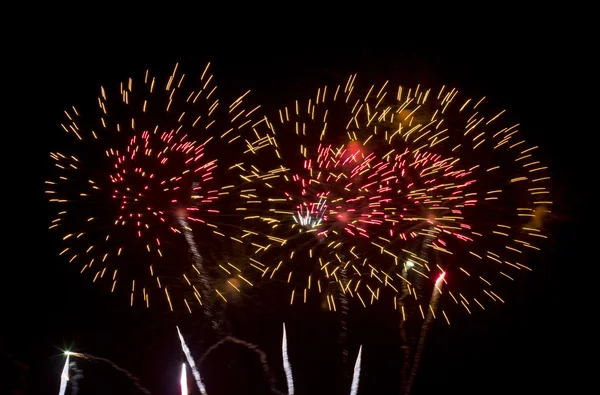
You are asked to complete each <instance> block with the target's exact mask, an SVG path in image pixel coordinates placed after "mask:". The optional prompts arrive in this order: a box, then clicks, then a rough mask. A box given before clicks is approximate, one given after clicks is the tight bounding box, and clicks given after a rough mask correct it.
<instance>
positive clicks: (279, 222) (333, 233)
mask: <svg viewBox="0 0 600 395" xmlns="http://www.w3.org/2000/svg"><path fill="white" fill-rule="evenodd" d="M352 89H353V87H352V85H351V84H348V85H346V87H345V88H344V87H342V86H337V87H333V89H330V88H327V87H326V88H323V89H319V90H318V92H317V95H316V98H312V99H310V100H308V101H307V102H302V103H301V102H299V101H296V102H295V103H294V104H293V105H292V106H289V107H285V108H283V109H281V110H280V111H279V113H278V116H277V117H276V118H275V120H274V121H272V122H267V126H268V128H269V130H270V133H271V134H272V136H273V140H274V141H276V154H277V156H278V158H279V159H280V161H279V162H275V164H268V165H267V166H270V167H263V169H259V168H258V167H257V166H255V169H256V171H255V172H254V173H253V174H251V175H248V181H249V182H253V183H254V185H255V187H256V188H255V189H254V190H253V192H252V194H248V195H247V196H242V199H244V198H245V199H246V204H245V205H243V206H242V207H239V208H238V210H239V211H243V212H247V213H249V214H251V215H247V216H246V217H245V219H246V220H247V221H252V223H253V225H252V226H251V227H252V228H254V229H260V232H259V233H261V234H264V235H265V238H264V242H262V243H261V242H257V243H255V244H254V245H255V246H256V251H255V252H256V253H257V254H258V255H259V256H260V257H261V258H259V262H257V264H256V265H255V267H256V268H257V269H259V270H260V272H261V275H262V276H263V277H268V278H271V279H273V278H281V279H284V280H286V281H287V282H288V283H291V284H293V288H294V289H293V290H292V293H291V296H290V303H293V302H294V301H300V302H302V301H303V302H306V301H307V294H308V292H309V291H310V290H311V289H314V290H317V291H318V292H319V293H322V294H324V295H325V298H324V300H325V301H326V306H327V308H328V309H330V310H332V311H337V310H338V309H341V310H342V312H344V311H347V297H348V296H350V297H352V296H356V297H357V298H358V299H359V300H360V301H361V303H362V304H363V305H364V306H366V304H367V303H370V302H372V301H373V300H375V299H377V298H378V289H377V287H378V284H376V285H375V287H372V286H371V285H370V284H369V282H370V281H371V280H372V277H377V273H375V272H376V271H377V270H376V269H375V266H374V265H373V264H371V262H370V261H369V257H370V256H372V255H373V254H376V255H378V251H379V250H378V247H377V246H376V245H375V244H374V243H373V235H374V234H377V233H382V234H384V235H385V234H387V230H386V229H387V227H389V226H390V224H389V223H387V222H386V221H385V216H386V214H385V207H386V205H388V204H390V202H391V201H392V198H393V197H394V195H393V191H392V189H391V188H390V187H389V186H388V185H387V184H389V182H388V181H387V178H388V177H389V175H390V171H391V170H392V165H390V164H389V163H386V162H384V161H382V160H381V158H380V157H377V155H375V154H374V153H370V152H367V151H365V150H364V149H363V148H362V147H361V146H360V144H358V143H357V142H356V136H355V135H353V134H351V133H345V131H346V129H347V124H348V121H349V120H350V119H352V114H353V109H352V108H351V107H350V106H348V103H347V99H348V98H349V97H350V96H351V95H352ZM257 207H260V209H257ZM253 209H254V211H252V210H253ZM264 262H270V264H264ZM342 332H344V330H343V331H342Z"/></svg>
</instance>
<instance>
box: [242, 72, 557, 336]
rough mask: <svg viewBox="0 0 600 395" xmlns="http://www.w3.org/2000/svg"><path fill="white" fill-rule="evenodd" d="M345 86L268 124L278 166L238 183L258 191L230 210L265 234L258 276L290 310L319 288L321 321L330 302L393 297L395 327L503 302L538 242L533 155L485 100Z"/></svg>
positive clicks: (540, 171) (543, 179) (544, 185)
mask: <svg viewBox="0 0 600 395" xmlns="http://www.w3.org/2000/svg"><path fill="white" fill-rule="evenodd" d="M355 78H356V76H355V75H353V76H351V77H350V78H349V80H348V82H347V84H346V86H345V87H344V86H337V87H335V88H334V89H328V87H324V88H321V89H319V90H318V91H317V95H316V98H312V99H310V100H308V103H304V104H301V103H300V102H298V101H296V102H295V103H294V105H292V106H290V107H285V108H283V109H282V110H280V111H279V114H278V117H274V121H267V123H266V125H267V126H268V129H269V131H270V133H271V135H272V136H273V140H274V141H276V147H275V149H276V154H277V157H278V158H279V159H280V162H279V163H278V164H277V165H271V166H270V167H269V168H263V169H262V170H258V169H257V171H256V172H254V173H253V174H252V175H251V176H250V177H249V178H248V181H251V182H253V183H254V184H255V186H256V188H255V189H254V190H253V194H252V195H251V196H247V204H245V205H243V206H241V207H239V208H238V209H237V210H239V211H245V212H247V213H248V214H251V215H247V216H246V217H245V219H246V220H248V221H252V222H253V223H254V226H256V228H257V229H261V232H260V233H262V234H264V235H266V237H264V238H262V239H261V240H263V241H262V242H259V243H256V244H255V246H256V250H255V252H256V253H257V254H258V255H259V256H260V258H259V259H261V260H262V261H263V262H267V261H268V262H269V264H263V265H261V266H259V267H258V269H259V270H260V275H261V276H262V277H269V278H274V277H276V276H278V274H279V273H282V275H283V278H284V279H287V281H288V282H289V283H290V284H292V285H293V288H294V289H293V290H292V293H291V298H290V303H294V301H303V302H304V303H306V301H307V293H308V292H309V291H310V290H311V289H316V290H318V292H320V293H324V294H325V295H326V300H327V306H328V308H329V309H331V310H336V309H338V308H339V307H337V306H336V299H337V298H335V297H334V295H335V294H336V293H337V294H343V295H345V296H349V297H356V298H357V299H358V300H359V301H360V303H361V304H362V305H363V306H367V305H368V304H371V303H374V302H375V301H377V300H379V299H380V297H381V295H383V294H386V293H387V294H390V293H391V295H393V304H394V307H395V308H396V309H397V310H399V311H401V316H402V319H403V320H405V319H407V316H408V315H409V314H410V315H417V316H419V315H420V316H421V317H422V319H425V318H426V315H427V314H428V312H431V314H432V316H433V318H436V309H437V305H438V304H441V305H442V306H446V307H448V306H450V305H456V306H458V307H460V308H461V309H463V310H464V311H466V312H467V313H468V314H471V313H472V310H473V308H480V309H484V310H485V305H486V304H487V303H490V302H498V301H499V302H503V301H504V300H503V298H502V296H501V291H500V289H501V287H503V284H502V282H503V281H511V280H514V279H515V274H516V273H518V272H520V271H528V270H531V269H530V268H529V267H528V266H527V265H526V264H525V261H526V259H527V255H528V254H527V252H528V251H535V250H539V248H538V247H537V246H536V241H540V240H542V239H544V238H546V236H544V235H543V234H542V231H541V224H542V220H543V216H544V215H545V214H546V213H548V212H549V210H548V207H549V206H550V205H551V204H552V202H551V201H550V200H549V199H548V198H547V196H548V194H549V189H548V187H549V184H548V183H549V177H548V176H547V174H546V173H547V171H546V170H547V167H545V166H543V165H541V164H540V162H539V161H538V160H536V159H535V158H534V157H533V154H534V153H535V150H536V149H537V147H527V146H526V145H525V141H524V140H523V139H522V138H521V137H520V135H519V133H518V129H519V125H518V124H513V125H510V124H509V125H510V126H504V125H505V124H507V122H504V123H502V122H501V120H502V119H503V118H507V116H506V115H505V111H496V110H494V111H492V110H486V109H485V108H484V107H485V98H483V99H481V100H472V99H470V98H461V97H460V96H459V92H458V90H456V89H447V88H445V87H442V88H441V89H440V90H439V91H437V92H434V91H432V90H424V89H421V88H420V86H417V87H416V88H414V89H406V88H403V87H399V88H397V89H393V90H392V89H389V88H387V83H385V84H383V86H381V87H380V88H377V89H376V88H375V86H371V88H370V89H369V90H368V91H367V90H366V89H365V90H364V91H362V92H358V91H359V89H358V88H357V87H356V85H355ZM488 111H489V113H488ZM341 135H345V136H347V137H344V138H342V139H340V136H341ZM332 140H333V141H337V143H335V142H331V141H332ZM261 196H262V197H261ZM259 206H260V207H261V208H260V209H257V207H259ZM252 210H254V211H252ZM343 274H345V275H343ZM438 280H439V281H438ZM442 285H443V287H442ZM434 288H436V289H437V290H436V291H435V292H433V291H434ZM442 288H443V291H442ZM432 295H436V297H435V298H433V297H432ZM407 296H409V297H410V298H407ZM446 296H447V297H446ZM438 297H439V301H438ZM432 298H433V299H435V300H433V299H432ZM409 299H413V300H412V302H411V300H409ZM448 302H450V304H447V303H448ZM434 305H435V306H434ZM411 309H412V311H410V312H409V311H408V310H411ZM441 315H442V316H443V317H444V319H445V321H446V322H447V323H448V324H449V323H450V320H449V318H448V315H447V312H446V309H445V308H444V307H443V308H442V314H441Z"/></svg>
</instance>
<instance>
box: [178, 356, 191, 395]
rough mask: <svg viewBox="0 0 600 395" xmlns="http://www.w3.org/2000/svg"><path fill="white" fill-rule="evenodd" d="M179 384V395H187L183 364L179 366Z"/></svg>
mask: <svg viewBox="0 0 600 395" xmlns="http://www.w3.org/2000/svg"><path fill="white" fill-rule="evenodd" d="M179 384H180V385H181V395H189V391H188V385H187V373H186V370H185V363H182V364H181V377H180V379H179Z"/></svg>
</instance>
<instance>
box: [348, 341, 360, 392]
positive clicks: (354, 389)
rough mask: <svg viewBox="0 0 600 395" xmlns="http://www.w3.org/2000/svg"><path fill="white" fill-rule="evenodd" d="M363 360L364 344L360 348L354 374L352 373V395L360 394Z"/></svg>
mask: <svg viewBox="0 0 600 395" xmlns="http://www.w3.org/2000/svg"><path fill="white" fill-rule="evenodd" d="M361 362H362V346H360V348H359V349H358V356H357V357H356V363H355V364H354V374H353V375H352V384H351V385H350V395H356V394H358V384H359V382H360V364H361Z"/></svg>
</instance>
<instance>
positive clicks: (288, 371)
mask: <svg viewBox="0 0 600 395" xmlns="http://www.w3.org/2000/svg"><path fill="white" fill-rule="evenodd" d="M281 349H282V350H281V351H282V354H283V370H284V372H285V380H286V381H287V388H288V395H294V376H293V375H292V365H291V364H290V359H289V357H288V344H287V333H286V331H285V323H284V324H283V340H282V344H281Z"/></svg>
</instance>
